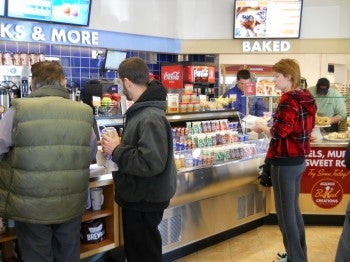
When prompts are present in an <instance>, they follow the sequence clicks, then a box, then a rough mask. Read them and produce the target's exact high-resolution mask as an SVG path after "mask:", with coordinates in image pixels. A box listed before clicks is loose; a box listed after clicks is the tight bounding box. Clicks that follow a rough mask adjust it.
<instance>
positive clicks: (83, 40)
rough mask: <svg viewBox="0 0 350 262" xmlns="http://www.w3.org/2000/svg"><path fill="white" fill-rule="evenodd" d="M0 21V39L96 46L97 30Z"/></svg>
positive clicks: (97, 40) (97, 41) (97, 42)
mask: <svg viewBox="0 0 350 262" xmlns="http://www.w3.org/2000/svg"><path fill="white" fill-rule="evenodd" d="M28 24H30V23H26V24H22V23H21V22H18V23H17V22H16V23H11V22H0V39H1V40H11V41H28V42H33V41H34V42H43V43H56V44H79V45H83V46H98V44H99V35H98V32H96V31H92V30H88V29H85V28H84V29H82V28H75V27H67V26H51V25H43V24H37V23H31V24H30V25H31V26H28Z"/></svg>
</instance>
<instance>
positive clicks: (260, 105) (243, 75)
mask: <svg viewBox="0 0 350 262" xmlns="http://www.w3.org/2000/svg"><path fill="white" fill-rule="evenodd" d="M250 79H251V76H250V72H249V70H247V69H241V70H239V71H238V72H237V81H236V85H234V86H231V87H229V89H228V90H227V91H226V92H225V93H224V94H223V97H224V98H226V97H232V96H236V101H235V102H231V103H230V105H229V107H230V108H233V109H236V110H238V111H239V112H241V113H242V114H243V115H244V116H245V115H247V112H246V111H247V110H246V108H247V104H246V101H247V100H246V99H247V97H244V84H246V83H249V82H250ZM248 106H249V114H251V115H254V116H263V115H264V112H265V111H266V106H265V103H264V100H263V99H262V98H257V97H249V105H248Z"/></svg>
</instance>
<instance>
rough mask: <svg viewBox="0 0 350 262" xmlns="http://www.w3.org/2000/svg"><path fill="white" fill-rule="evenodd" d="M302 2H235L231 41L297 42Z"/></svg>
mask: <svg viewBox="0 0 350 262" xmlns="http://www.w3.org/2000/svg"><path fill="white" fill-rule="evenodd" d="M302 6H303V0H265V1H261V0H250V1H243V0H236V1H235V6H234V19H233V20H234V25H233V26H234V27H233V38H242V39H249V38H299V37H300V24H301V14H302Z"/></svg>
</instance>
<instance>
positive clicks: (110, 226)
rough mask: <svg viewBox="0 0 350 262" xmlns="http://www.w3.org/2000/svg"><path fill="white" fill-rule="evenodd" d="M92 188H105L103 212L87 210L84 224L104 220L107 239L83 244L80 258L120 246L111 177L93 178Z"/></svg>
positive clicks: (84, 215)
mask: <svg viewBox="0 0 350 262" xmlns="http://www.w3.org/2000/svg"><path fill="white" fill-rule="evenodd" d="M92 168H94V167H92ZM92 187H102V188H103V195H104V203H103V205H102V209H101V210H97V211H95V210H87V211H86V212H85V213H84V214H83V217H82V222H86V221H90V220H94V219H101V218H102V219H103V220H104V228H105V239H104V240H102V241H101V242H99V243H81V245H80V258H86V257H89V256H92V255H95V254H98V253H101V252H105V251H108V250H110V249H113V248H115V247H117V246H118V245H119V234H118V233H119V228H118V225H119V223H118V209H117V206H116V204H115V203H114V184H113V180H112V177H111V175H110V174H106V175H100V176H94V177H92V178H91V179H90V185H89V188H92Z"/></svg>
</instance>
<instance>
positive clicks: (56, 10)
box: [7, 0, 92, 26]
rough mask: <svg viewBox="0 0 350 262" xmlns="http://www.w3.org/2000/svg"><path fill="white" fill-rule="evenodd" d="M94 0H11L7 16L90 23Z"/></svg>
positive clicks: (57, 21) (76, 23)
mask: <svg viewBox="0 0 350 262" xmlns="http://www.w3.org/2000/svg"><path fill="white" fill-rule="evenodd" d="M91 1H92V0H26V1H23V0H11V1H8V3H7V17H9V18H18V19H28V20H35V21H42V22H52V23H63V24H70V25H81V26H87V25H89V20H90V10H91Z"/></svg>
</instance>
